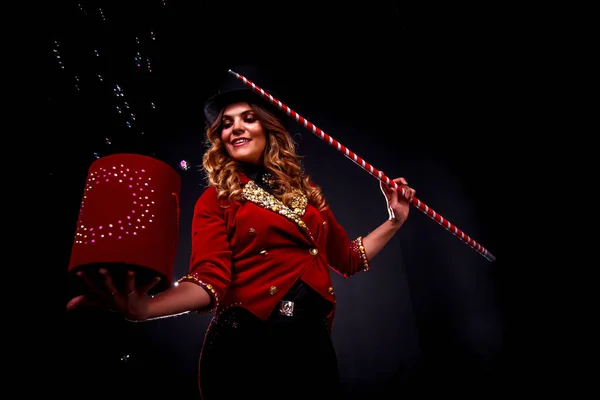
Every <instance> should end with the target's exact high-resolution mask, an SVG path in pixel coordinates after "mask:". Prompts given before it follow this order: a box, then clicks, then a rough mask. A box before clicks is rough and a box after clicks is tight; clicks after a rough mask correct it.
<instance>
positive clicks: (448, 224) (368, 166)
mask: <svg viewBox="0 0 600 400" xmlns="http://www.w3.org/2000/svg"><path fill="white" fill-rule="evenodd" d="M229 73H230V74H232V75H233V76H235V77H236V78H237V79H239V80H241V81H242V82H243V83H244V84H245V85H246V86H248V87H250V88H251V89H252V90H253V91H254V92H256V93H258V94H259V95H261V96H262V97H263V98H265V99H267V100H268V101H270V102H271V103H272V104H274V105H275V106H277V107H279V108H280V109H282V110H283V111H285V113H286V114H287V115H289V116H291V117H292V118H295V119H296V121H297V122H299V123H300V124H302V125H304V127H305V128H307V129H309V130H311V131H312V133H314V134H315V135H317V136H318V137H320V138H321V139H323V140H324V141H326V142H327V143H329V144H330V145H331V146H333V147H335V148H337V150H338V151H340V152H342V153H343V154H344V156H346V157H347V158H348V159H350V160H351V161H353V162H354V163H355V164H356V165H358V166H359V167H361V168H362V169H364V170H365V171H367V172H368V173H369V174H371V175H372V176H374V177H375V178H377V179H378V180H380V181H383V182H385V183H386V184H388V185H390V186H393V187H394V189H396V190H400V191H401V193H402V195H403V196H404V189H403V188H402V187H401V186H398V184H397V183H396V182H394V181H393V180H391V179H390V178H388V177H387V176H385V175H384V174H383V173H382V172H381V171H379V170H378V169H377V168H375V167H373V166H372V165H371V164H369V163H368V162H366V161H365V160H363V159H362V158H360V157H359V156H358V155H357V154H356V153H354V152H352V151H351V150H350V149H348V148H347V147H346V146H344V145H343V144H341V143H340V142H338V141H337V140H335V139H334V138H332V137H331V136H329V135H328V134H326V133H325V132H323V131H322V130H321V129H319V128H318V127H317V126H315V125H314V124H313V123H311V122H310V121H308V120H307V119H306V118H304V117H302V116H301V115H299V114H298V113H297V112H295V111H294V110H292V109H291V108H289V107H288V106H286V105H285V104H283V103H282V102H281V101H279V100H278V99H276V98H274V97H273V96H272V95H271V94H269V93H266V92H265V91H264V90H263V89H262V88H260V87H259V86H257V85H256V84H255V83H254V82H252V81H250V80H249V79H248V78H246V77H245V76H243V75H240V74H238V73H237V72H234V71H232V70H229ZM410 203H411V204H412V205H413V206H415V207H416V208H418V209H419V210H420V211H422V212H423V213H424V214H425V215H427V216H428V217H429V218H431V219H433V220H434V221H435V222H437V223H438V224H440V225H441V226H443V227H444V228H445V229H446V230H447V231H448V232H450V233H452V234H453V235H454V236H456V237H457V238H459V239H460V240H461V241H462V242H463V243H465V244H467V245H468V246H470V247H471V248H472V249H473V250H475V251H476V252H478V253H479V254H481V255H482V256H483V257H485V258H486V259H487V260H488V261H490V262H494V261H495V260H496V257H494V255H493V254H492V253H490V252H489V251H487V249H485V248H484V247H483V246H482V245H480V244H479V243H477V242H476V241H475V240H473V239H472V238H471V237H470V236H469V235H467V234H466V233H464V232H463V231H461V230H460V229H458V228H457V227H456V226H455V225H453V224H452V223H451V222H450V221H448V220H447V219H445V218H444V217H442V216H441V215H440V214H438V213H437V212H435V211H434V210H432V209H431V208H430V207H429V206H427V205H426V204H424V203H423V202H421V201H420V200H419V199H417V198H416V197H413V198H411V199H410Z"/></svg>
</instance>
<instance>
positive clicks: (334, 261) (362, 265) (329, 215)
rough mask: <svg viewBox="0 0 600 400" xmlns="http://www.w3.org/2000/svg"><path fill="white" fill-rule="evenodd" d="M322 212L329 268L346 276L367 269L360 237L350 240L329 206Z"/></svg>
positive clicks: (367, 264) (366, 259)
mask: <svg viewBox="0 0 600 400" xmlns="http://www.w3.org/2000/svg"><path fill="white" fill-rule="evenodd" d="M322 213H323V217H324V218H325V221H327V261H328V262H329V265H330V266H331V268H333V270H334V271H336V272H337V273H339V274H340V275H342V276H344V277H346V278H349V277H351V276H352V275H354V274H356V273H357V272H360V271H368V270H369V268H370V266H369V260H368V258H367V254H366V253H365V248H364V247H363V244H362V237H361V236H359V237H358V238H356V239H354V240H350V239H349V238H348V234H347V233H346V230H345V229H344V228H343V227H342V226H341V225H340V224H339V223H338V222H337V220H336V219H335V217H334V215H333V212H332V211H331V209H330V208H329V207H328V208H327V209H325V210H324V211H322Z"/></svg>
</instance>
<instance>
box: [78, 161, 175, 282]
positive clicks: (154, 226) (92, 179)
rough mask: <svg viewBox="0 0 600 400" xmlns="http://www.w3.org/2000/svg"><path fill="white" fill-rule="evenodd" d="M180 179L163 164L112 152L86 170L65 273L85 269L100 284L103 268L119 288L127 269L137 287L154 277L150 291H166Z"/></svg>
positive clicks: (171, 270)
mask: <svg viewBox="0 0 600 400" xmlns="http://www.w3.org/2000/svg"><path fill="white" fill-rule="evenodd" d="M180 191H181V178H180V176H179V174H178V173H177V172H176V171H175V170H174V169H173V168H171V167H170V166H169V165H168V164H166V163H164V162H162V161H159V160H157V159H154V158H152V157H148V156H143V155H139V154H113V155H109V156H106V157H102V158H100V159H98V160H96V161H94V162H93V163H92V164H91V166H90V168H89V171H88V176H87V182H86V185H85V190H84V194H83V198H82V201H81V206H80V210H79V218H78V221H77V229H76V233H75V240H74V243H73V249H72V252H71V259H70V262H69V267H68V272H75V271H79V270H85V271H86V274H87V275H88V276H90V278H91V279H93V280H95V281H97V283H99V284H102V283H101V282H102V277H101V275H100V274H98V272H97V271H98V269H99V268H100V267H103V268H107V269H108V270H109V271H110V272H111V275H112V276H113V280H114V281H115V284H116V285H117V287H119V288H123V285H124V282H125V275H126V271H127V270H134V271H135V272H136V286H138V287H139V286H140V285H143V284H145V283H147V282H149V281H150V280H151V279H152V278H154V277H156V276H160V277H161V281H160V282H159V284H158V285H156V286H155V287H154V289H153V290H152V291H151V293H156V292H160V291H163V290H165V289H167V288H168V287H169V286H170V285H171V283H172V282H173V270H174V263H175V256H176V252H177V244H178V240H179V195H180Z"/></svg>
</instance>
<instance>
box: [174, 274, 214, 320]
mask: <svg viewBox="0 0 600 400" xmlns="http://www.w3.org/2000/svg"><path fill="white" fill-rule="evenodd" d="M179 282H193V283H195V284H196V285H198V286H201V287H202V288H203V289H204V290H206V293H208V295H209V296H210V298H211V305H210V306H208V307H206V308H202V309H198V310H195V312H197V313H200V314H204V313H209V312H212V311H214V310H216V309H217V307H218V306H219V295H218V294H217V292H216V291H215V289H214V287H213V286H212V285H211V284H210V283H206V282H204V281H202V280H201V279H199V278H198V277H196V276H194V275H193V274H188V275H186V276H184V277H182V278H180V279H178V280H177V283H179Z"/></svg>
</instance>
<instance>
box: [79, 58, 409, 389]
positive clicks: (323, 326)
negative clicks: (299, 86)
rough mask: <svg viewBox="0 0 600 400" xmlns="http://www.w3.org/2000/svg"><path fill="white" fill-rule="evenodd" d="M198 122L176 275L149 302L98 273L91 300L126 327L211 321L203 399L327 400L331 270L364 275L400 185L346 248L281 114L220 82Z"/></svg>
mask: <svg viewBox="0 0 600 400" xmlns="http://www.w3.org/2000/svg"><path fill="white" fill-rule="evenodd" d="M237 70H239V71H242V72H244V73H245V74H249V75H251V76H252V77H253V78H255V76H253V73H252V72H247V71H246V70H243V69H242V68H239V67H238V68H237ZM205 117H206V120H207V122H208V126H207V129H206V142H205V143H206V145H207V150H206V152H205V153H204V156H203V160H202V166H203V169H204V172H205V174H206V179H207V181H208V183H209V185H208V187H207V188H206V190H205V191H204V192H203V193H202V195H201V196H200V198H198V200H197V202H196V204H195V207H194V213H193V221H192V249H191V258H190V264H189V270H188V274H187V275H186V276H184V277H182V278H181V279H179V281H178V282H177V285H175V286H174V287H171V288H169V289H167V290H165V291H164V292H162V293H160V294H158V295H157V296H154V297H150V296H148V288H147V287H141V286H139V285H136V280H135V279H136V276H135V273H131V274H129V275H128V281H127V283H126V285H125V286H126V290H125V291H121V290H119V289H118V288H115V287H114V284H113V282H112V278H111V276H110V273H108V272H104V276H105V284H106V286H105V287H98V288H96V291H99V292H106V293H109V294H110V295H109V296H106V298H107V299H110V300H109V302H108V303H107V304H106V306H107V307H109V308H111V309H112V310H114V311H117V312H119V313H121V314H122V315H124V317H125V318H126V319H128V320H133V321H150V320H154V319H157V318H163V317H167V316H173V315H178V314H181V313H185V312H192V311H194V312H199V313H207V312H214V318H213V319H212V321H211V324H210V326H209V328H208V330H207V332H206V336H205V340H204V345H203V348H202V353H201V356H200V364H199V372H200V373H199V389H200V392H201V394H202V398H203V399H204V400H212V399H223V398H243V397H257V396H260V397H264V396H269V397H276V398H286V399H305V398H309V397H312V396H314V395H315V394H317V395H318V397H326V398H329V399H336V398H339V395H340V393H339V370H338V363H337V357H336V353H335V349H334V346H333V343H332V339H331V329H332V326H333V320H334V316H335V311H336V294H335V290H334V288H333V283H332V279H331V275H330V274H331V271H335V272H337V273H338V274H340V275H342V276H344V277H350V276H353V275H355V274H357V273H359V272H362V271H368V270H369V269H370V267H371V261H372V260H373V258H374V257H375V256H376V255H377V254H378V253H379V252H380V250H381V249H382V248H383V247H384V246H385V245H386V244H387V243H388V241H389V240H390V239H391V238H392V237H393V236H394V234H395V233H396V232H397V231H398V229H400V227H401V226H402V225H403V224H404V221H406V219H407V217H408V214H409V209H410V207H411V206H410V197H412V196H413V195H414V190H413V189H411V188H410V187H408V186H406V185H407V183H406V181H405V180H404V179H403V178H397V179H395V180H394V182H396V183H397V184H399V185H402V187H403V188H404V189H405V190H404V192H403V193H405V196H401V195H399V192H398V191H397V190H395V189H394V188H393V187H391V186H390V187H388V186H383V184H382V186H381V190H382V192H383V195H384V199H385V201H386V205H387V210H388V212H389V218H388V219H387V220H385V221H384V222H383V223H382V224H380V225H379V226H378V227H376V228H375V229H374V230H372V231H371V232H370V233H369V234H368V235H367V236H365V237H364V238H363V237H361V236H359V237H356V238H354V239H350V238H349V237H348V234H347V233H346V230H345V229H344V228H343V227H342V226H341V225H340V224H339V223H338V222H337V220H336V218H335V216H334V214H333V212H332V211H331V209H330V208H329V205H328V203H327V201H326V200H325V196H324V195H323V193H322V191H321V188H320V187H319V186H318V185H317V184H316V183H315V182H313V181H312V179H311V177H310V175H308V174H307V173H306V171H305V170H304V169H303V168H302V165H301V162H300V156H299V155H298V154H297V152H296V147H295V143H294V141H293V140H292V137H291V136H290V134H289V133H288V131H287V130H286V128H285V126H284V124H283V123H282V121H281V119H280V118H284V117H285V115H283V114H280V113H278V110H274V109H273V107H270V106H269V105H268V104H267V103H266V102H265V101H262V100H261V98H260V96H258V95H257V94H255V93H253V92H252V91H251V90H249V89H248V88H247V87H245V86H243V84H241V83H239V82H238V81H237V80H236V79H235V78H233V77H231V76H230V75H228V80H227V81H226V82H225V85H224V86H223V87H222V88H221V90H220V91H219V93H218V94H217V95H215V96H213V97H212V98H211V99H209V100H208V101H207V103H206V105H205ZM81 301H82V300H81V299H73V300H72V301H71V302H70V303H69V307H71V308H72V307H75V306H77V305H79V304H81Z"/></svg>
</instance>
